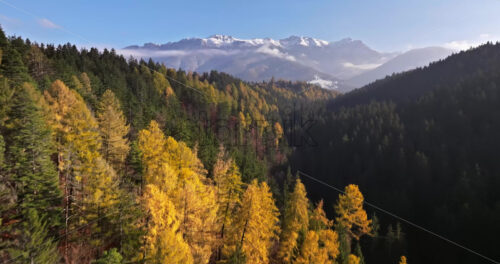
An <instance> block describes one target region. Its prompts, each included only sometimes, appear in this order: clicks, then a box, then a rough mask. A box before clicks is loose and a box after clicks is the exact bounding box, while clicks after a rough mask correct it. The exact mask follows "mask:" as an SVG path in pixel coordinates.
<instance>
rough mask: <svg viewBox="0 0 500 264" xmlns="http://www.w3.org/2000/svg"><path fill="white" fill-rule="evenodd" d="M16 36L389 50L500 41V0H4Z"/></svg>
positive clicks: (5, 18)
mask: <svg viewBox="0 0 500 264" xmlns="http://www.w3.org/2000/svg"><path fill="white" fill-rule="evenodd" d="M0 24H1V25H2V27H3V28H4V30H5V31H6V32H7V34H9V35H13V34H15V35H20V36H23V37H27V38H30V39H31V40H35V41H37V42H44V43H56V44H58V43H66V42H71V43H75V44H78V45H85V46H89V45H93V46H99V47H115V48H122V47H125V46H128V45H132V44H143V43H145V42H154V43H165V42H168V41H175V40H179V39H181V38H185V37H207V36H209V35H212V34H225V35H232V36H234V37H239V38H257V37H258V38H262V37H271V38H276V39H279V38H285V37H288V36H290V35H299V36H310V37H315V38H320V39H324V40H328V41H333V40H339V39H342V38H345V37H351V38H353V39H360V40H362V41H363V42H365V43H366V44H368V45H369V46H371V47H373V48H375V49H377V50H381V51H396V50H406V49H409V48H413V47H422V46H429V45H446V46H450V47H453V46H456V47H463V46H467V45H471V44H476V43H478V42H483V41H486V40H497V39H500V0H453V1H452V0H384V1H381V0H310V1H306V0H286V1H282V0H266V1H262V0H212V1H209V0H191V1H187V0H185V1H179V0H177V1H167V0H163V1H139V0H121V1H114V0H101V1H83V0H72V1H26V0H0Z"/></svg>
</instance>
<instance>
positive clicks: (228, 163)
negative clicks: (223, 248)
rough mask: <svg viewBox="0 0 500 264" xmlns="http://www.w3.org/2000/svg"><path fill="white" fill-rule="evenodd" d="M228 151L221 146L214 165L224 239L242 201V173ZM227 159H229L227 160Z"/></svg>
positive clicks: (220, 223)
mask: <svg viewBox="0 0 500 264" xmlns="http://www.w3.org/2000/svg"><path fill="white" fill-rule="evenodd" d="M226 155H227V153H226V152H225V150H224V148H223V147H222V146H221V148H220V150H219V154H218V155H217V161H216V163H215V165H214V171H213V178H214V182H215V188H216V194H217V204H218V208H219V210H218V213H217V216H218V220H217V222H218V229H219V236H220V239H221V240H222V242H223V240H224V233H225V231H226V229H227V227H228V226H229V225H231V223H232V222H233V220H234V219H233V216H234V212H235V209H236V206H237V205H238V204H239V202H240V195H241V192H242V185H243V183H242V181H241V174H240V172H239V169H238V166H237V165H236V163H235V162H234V160H232V159H227V157H225V156H226ZM226 159H227V160H226Z"/></svg>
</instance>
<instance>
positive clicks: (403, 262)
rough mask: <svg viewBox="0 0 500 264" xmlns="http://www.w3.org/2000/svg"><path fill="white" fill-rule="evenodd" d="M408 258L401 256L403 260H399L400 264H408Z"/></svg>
mask: <svg viewBox="0 0 500 264" xmlns="http://www.w3.org/2000/svg"><path fill="white" fill-rule="evenodd" d="M406 263H407V262H406V257H405V256H401V259H400V260H399V264H406Z"/></svg>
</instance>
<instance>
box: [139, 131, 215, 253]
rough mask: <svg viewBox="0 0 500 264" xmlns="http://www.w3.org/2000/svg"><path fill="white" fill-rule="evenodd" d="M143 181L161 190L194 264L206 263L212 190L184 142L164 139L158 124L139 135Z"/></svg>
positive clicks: (210, 245)
mask: <svg viewBox="0 0 500 264" xmlns="http://www.w3.org/2000/svg"><path fill="white" fill-rule="evenodd" d="M139 149H140V151H141V153H142V162H143V165H144V180H145V183H146V184H153V185H156V186H158V188H161V190H162V191H163V192H165V193H166V195H167V196H168V198H169V199H170V200H171V201H172V203H173V205H174V207H175V209H176V211H177V213H178V215H179V219H180V220H179V231H180V232H181V233H182V236H183V238H184V240H185V242H186V243H188V245H189V248H190V250H191V255H192V257H193V260H194V262H195V263H207V262H208V260H209V258H210V255H211V253H212V250H213V248H214V246H215V241H216V213H217V203H216V199H215V187H214V186H213V184H212V182H211V181H210V180H209V179H208V178H207V177H206V171H205V169H204V168H203V164H202V163H201V161H200V160H199V159H198V157H197V156H196V153H195V152H193V151H192V150H191V149H190V148H189V147H188V146H187V145H186V144H185V143H183V142H177V141H176V140H175V139H173V138H172V137H169V138H165V136H164V134H163V133H162V131H161V130H160V128H159V126H158V123H156V122H155V121H152V122H151V124H150V126H149V127H148V129H145V130H142V131H141V132H140V133H139Z"/></svg>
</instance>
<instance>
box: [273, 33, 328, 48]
mask: <svg viewBox="0 0 500 264" xmlns="http://www.w3.org/2000/svg"><path fill="white" fill-rule="evenodd" d="M280 43H281V44H283V45H285V46H303V47H324V46H328V44H329V42H328V41H326V40H321V39H316V38H311V37H303V36H300V37H299V36H295V35H292V36H290V37H288V38H285V39H281V40H280Z"/></svg>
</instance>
